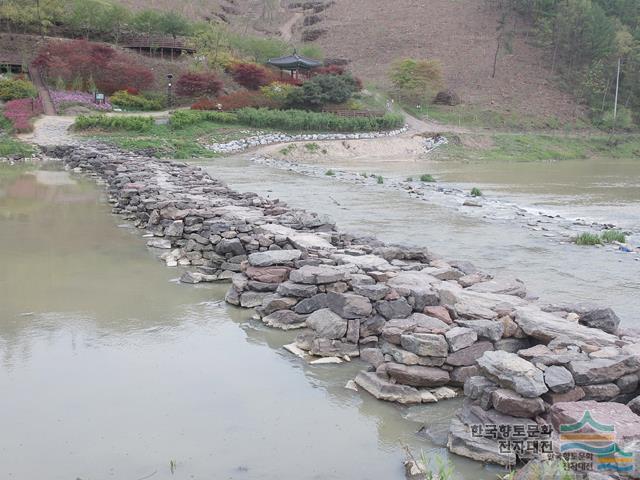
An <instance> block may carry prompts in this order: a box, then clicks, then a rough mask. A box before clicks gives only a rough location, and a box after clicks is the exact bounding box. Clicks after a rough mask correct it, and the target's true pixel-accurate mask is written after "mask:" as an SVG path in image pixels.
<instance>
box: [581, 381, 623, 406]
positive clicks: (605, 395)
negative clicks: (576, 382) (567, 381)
mask: <svg viewBox="0 0 640 480" xmlns="http://www.w3.org/2000/svg"><path fill="white" fill-rule="evenodd" d="M582 390H584V400H595V401H596V402H608V401H610V400H612V399H613V398H614V397H617V396H618V395H620V387H618V386H617V385H616V384H615V383H601V384H599V385H583V386H582Z"/></svg>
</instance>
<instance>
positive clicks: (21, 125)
mask: <svg viewBox="0 0 640 480" xmlns="http://www.w3.org/2000/svg"><path fill="white" fill-rule="evenodd" d="M41 113H42V102H41V101H40V98H39V97H38V98H36V99H32V98H21V99H19V100H11V101H9V102H7V103H6V104H5V106H4V116H5V117H6V118H7V119H8V120H9V121H10V122H11V124H12V125H13V130H14V131H15V132H16V133H28V132H31V131H33V125H32V124H31V119H32V118H34V117H37V116H38V115H40V114H41Z"/></svg>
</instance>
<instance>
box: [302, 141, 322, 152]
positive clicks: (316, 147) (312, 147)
mask: <svg viewBox="0 0 640 480" xmlns="http://www.w3.org/2000/svg"><path fill="white" fill-rule="evenodd" d="M304 148H305V149H306V150H307V152H310V153H316V152H317V151H318V150H320V145H318V144H317V143H305V144H304Z"/></svg>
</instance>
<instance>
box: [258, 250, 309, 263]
mask: <svg viewBox="0 0 640 480" xmlns="http://www.w3.org/2000/svg"><path fill="white" fill-rule="evenodd" d="M301 255H302V252H301V251H300V250H267V251H266V252H256V253H252V254H250V255H249V258H248V260H249V264H250V265H253V266H254V267H270V266H272V265H283V264H289V263H291V262H293V261H294V260H298V259H299V258H300V257H301Z"/></svg>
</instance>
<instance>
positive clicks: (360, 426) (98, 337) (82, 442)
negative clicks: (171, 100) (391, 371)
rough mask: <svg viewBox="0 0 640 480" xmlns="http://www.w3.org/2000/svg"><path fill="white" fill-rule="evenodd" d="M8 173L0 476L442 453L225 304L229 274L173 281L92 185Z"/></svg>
mask: <svg viewBox="0 0 640 480" xmlns="http://www.w3.org/2000/svg"><path fill="white" fill-rule="evenodd" d="M8 168H9V167H0V260H1V262H2V269H1V270H0V272H2V273H1V274H0V292H2V294H1V296H2V301H1V302H0V391H1V392H2V395H1V396H0V412H2V413H0V424H1V425H2V431H3V435H2V436H0V456H1V457H2V459H3V462H2V464H1V465H0V477H2V478H8V479H19V480H23V479H35V478H46V479H47V480H58V479H60V480H63V479H64V480H68V479H70V478H81V479H89V478H94V479H101V478H117V479H139V478H143V477H147V476H149V475H152V476H151V477H149V478H153V479H169V478H171V479H187V478H189V479H191V478H195V479H212V478H216V479H222V478H230V479H274V480H275V479H279V480H280V479H345V478H348V479H372V478H385V479H400V478H403V472H402V467H401V461H402V458H403V453H402V450H401V448H400V442H404V443H406V444H408V445H410V446H411V447H412V448H414V449H415V451H420V449H424V450H425V451H427V452H431V451H432V450H433V449H436V451H440V449H437V448H436V447H434V446H433V445H432V444H430V443H429V442H428V441H426V440H424V439H423V438H420V437H419V436H417V435H415V433H414V432H416V431H417V430H418V429H419V428H420V427H421V424H420V423H418V422H414V421H410V420H405V419H403V417H402V413H403V411H404V410H406V409H403V408H400V407H398V406H395V405H390V404H386V403H383V402H379V401H376V400H374V399H373V398H372V397H370V396H368V395H367V394H363V393H355V392H352V391H350V390H347V389H345V388H344V385H345V383H346V382H347V380H349V379H351V378H353V376H354V374H355V372H356V371H357V370H358V369H359V368H362V364H360V363H359V362H353V363H352V364H346V365H342V366H340V367H335V366H315V367H310V366H308V365H306V364H303V362H302V361H301V360H300V359H298V358H296V357H293V356H291V355H290V354H288V353H286V352H285V351H283V350H282V349H281V348H280V347H281V346H282V345H283V344H284V343H288V342H290V341H291V340H292V338H293V337H294V336H295V333H293V332H279V331H274V330H267V329H265V328H263V327H262V326H261V325H258V324H256V323H255V322H253V321H251V320H249V318H248V317H249V312H246V311H240V310H238V309H235V308H231V307H229V306H227V305H226V304H224V303H223V302H221V300H222V298H223V294H224V287H223V286H207V285H198V286H195V287H194V286H186V285H181V284H179V283H176V282H174V281H172V279H174V278H175V277H177V276H178V272H177V271H176V270H171V269H167V268H165V267H164V266H163V265H162V264H161V263H160V262H158V261H156V259H155V258H154V257H153V256H152V255H151V254H150V253H148V252H147V250H146V248H145V247H144V242H143V241H142V240H141V239H140V238H138V235H139V233H138V232H137V231H136V230H133V229H125V228H117V227H116V226H117V225H118V223H119V222H120V220H119V219H118V218H115V217H112V216H110V214H109V213H108V207H107V206H106V205H105V204H104V202H103V201H102V200H101V198H100V194H99V192H98V191H97V190H96V189H95V188H94V187H93V186H92V185H91V184H90V183H87V182H84V181H79V182H75V181H70V179H69V178H68V177H65V174H61V175H50V174H46V175H29V174H24V172H20V171H18V172H9V171H8ZM13 173H15V175H14V174H13ZM455 407H456V403H455V402H449V403H441V404H438V405H428V406H425V407H424V408H422V409H421V410H422V412H423V413H424V414H425V415H426V419H425V420H426V421H429V419H438V420H440V421H441V420H442V418H444V417H446V416H448V415H450V414H451V412H452V411H453V409H455ZM171 460H175V461H176V462H177V470H176V472H175V475H172V474H171V473H170V469H169V462H170V461H171ZM456 465H457V468H458V470H459V471H460V472H461V473H462V474H463V475H464V477H465V478H467V477H468V474H470V473H471V472H473V476H474V478H487V479H488V478H495V472H493V471H490V470H482V469H481V467H479V466H478V465H476V464H474V463H472V462H470V461H466V460H463V459H456Z"/></svg>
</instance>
